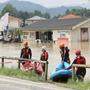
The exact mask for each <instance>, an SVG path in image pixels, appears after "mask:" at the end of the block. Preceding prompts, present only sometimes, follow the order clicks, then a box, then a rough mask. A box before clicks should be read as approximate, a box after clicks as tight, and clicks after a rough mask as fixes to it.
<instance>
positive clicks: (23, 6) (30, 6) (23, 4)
mask: <svg viewBox="0 0 90 90" xmlns="http://www.w3.org/2000/svg"><path fill="white" fill-rule="evenodd" d="M7 3H10V4H12V5H13V7H15V8H16V9H17V10H21V11H28V12H33V11H34V10H39V11H41V12H42V13H45V12H48V13H49V14H50V15H51V16H56V15H58V14H64V13H65V12H66V10H67V9H72V8H81V7H78V6H75V7H66V6H61V7H57V8H46V7H43V6H41V5H39V4H34V3H31V2H29V1H18V0H9V1H8V2H5V3H0V10H2V9H3V8H4V7H5V5H6V4H7Z"/></svg>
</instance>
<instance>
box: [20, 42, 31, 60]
mask: <svg viewBox="0 0 90 90" xmlns="http://www.w3.org/2000/svg"><path fill="white" fill-rule="evenodd" d="M20 58H25V59H31V58H32V51H31V49H30V48H29V45H28V42H25V44H24V48H23V49H22V50H21V55H20Z"/></svg>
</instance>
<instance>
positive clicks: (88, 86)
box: [57, 80, 90, 90]
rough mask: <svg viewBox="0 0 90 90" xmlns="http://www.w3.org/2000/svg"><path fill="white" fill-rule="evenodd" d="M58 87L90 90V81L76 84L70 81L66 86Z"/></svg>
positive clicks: (59, 84)
mask: <svg viewBox="0 0 90 90" xmlns="http://www.w3.org/2000/svg"><path fill="white" fill-rule="evenodd" d="M57 85H58V86H62V87H66V88H71V89H74V90H90V81H84V82H74V81H72V80H70V81H69V82H68V83H66V84H64V83H63V84H61V83H57Z"/></svg>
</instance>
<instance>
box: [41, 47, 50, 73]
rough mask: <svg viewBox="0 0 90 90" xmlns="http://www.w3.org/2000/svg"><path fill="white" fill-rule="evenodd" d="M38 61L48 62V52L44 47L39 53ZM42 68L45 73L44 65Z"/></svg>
mask: <svg viewBox="0 0 90 90" xmlns="http://www.w3.org/2000/svg"><path fill="white" fill-rule="evenodd" d="M40 60H41V61H47V60H48V52H47V51H46V46H43V47H42V53H41V57H40ZM47 63H48V62H47ZM42 67H43V71H44V72H45V63H43V66H42Z"/></svg>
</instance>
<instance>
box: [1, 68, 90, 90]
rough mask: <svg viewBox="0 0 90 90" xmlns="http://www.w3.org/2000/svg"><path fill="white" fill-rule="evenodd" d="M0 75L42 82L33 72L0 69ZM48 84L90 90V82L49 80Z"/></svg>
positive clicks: (77, 89)
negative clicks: (57, 81)
mask: <svg viewBox="0 0 90 90" xmlns="http://www.w3.org/2000/svg"><path fill="white" fill-rule="evenodd" d="M0 75H4V76H10V77H16V78H21V79H25V80H31V81H38V82H39V81H40V82H44V78H43V77H41V76H38V75H37V74H36V73H35V72H34V71H30V72H25V71H21V70H19V69H9V68H0ZM47 82H48V83H52V84H54V85H55V84H56V85H58V86H60V87H66V88H72V89H75V90H90V82H86V81H85V82H74V81H72V80H70V81H69V82H68V83H65V84H64V83H55V82H52V81H51V80H48V81H47Z"/></svg>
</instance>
